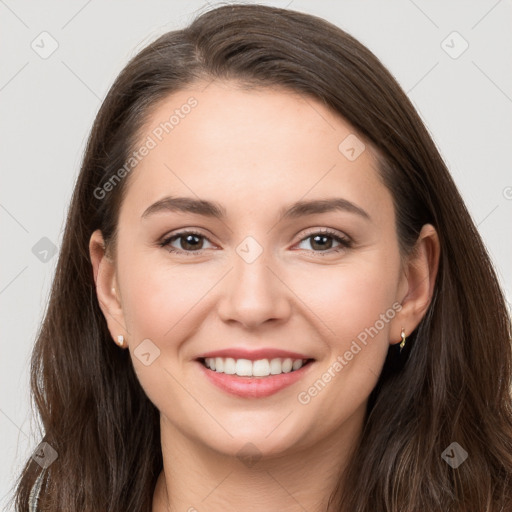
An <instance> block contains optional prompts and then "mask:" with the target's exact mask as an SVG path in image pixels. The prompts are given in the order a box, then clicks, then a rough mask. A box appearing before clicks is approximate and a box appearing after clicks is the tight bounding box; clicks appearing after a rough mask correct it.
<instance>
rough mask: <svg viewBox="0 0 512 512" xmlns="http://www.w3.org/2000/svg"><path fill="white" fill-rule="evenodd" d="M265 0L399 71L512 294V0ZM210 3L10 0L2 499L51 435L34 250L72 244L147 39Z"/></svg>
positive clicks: (4, 13)
mask: <svg viewBox="0 0 512 512" xmlns="http://www.w3.org/2000/svg"><path fill="white" fill-rule="evenodd" d="M215 3H216V2H213V1H212V2H210V4H211V5H214V4H215ZM247 3H250V2H247ZM262 3H266V4H269V5H275V6H278V7H286V6H289V7H290V8H291V9H295V10H299V11H304V12H308V13H311V14H315V15H318V16H321V17H324V18H326V19H327V20H329V21H331V22H333V23H334V24H336V25H338V26H340V27H341V28H343V29H345V30H347V31H348V32H349V33H351V34H352V35H354V36H355V37H356V38H358V39H359V40H360V41H361V42H362V43H363V44H365V45H367V46H368V47H369V48H370V49H371V50H372V51H373V52H374V53H375V54H376V55H377V56H378V57H379V58H380V59H381V60H382V62H383V63H384V65H386V66H387V67H388V69H389V70H390V71H391V72H392V73H393V75H394V76H395V77H396V78H397V80H398V82H399V83H400V84H401V86H402V87H403V88H404V90H405V91H406V92H407V93H408V95H409V97H410V98H411V100H412V101H413V103H414V104H415V106H416V108H417V110H418V111H419V113H420V115H421V117H422V119H423V120H424V122H425V123H426V125H427V127H428V129H429V130H430V132H431V134H432V135H433V138H434V140H435V142H436V144H437V145H438V147H439V149H440V151H441V154H442V155H443V157H444V159H445V161H446V162H447V164H448V167H449V168H450V170H451V172H452V175H453V176H454V179H455V181H456V182H457V184H458V186H459V189H460V191H461V193H462V195H463V197H464V199H465V201H466V204H467V205H468V208H469V210H470V212H471V215H472V216H473V218H474V220H475V222H476V224H477V225H478V228H479V230H480V232H481V234H482V236H483V238H484V241H485V242H486V244H487V247H488V249H489V252H490V254H491V257H492V259H493V261H494V263H495V265H496V268H497V271H498V274H499V276H500V279H501V282H502V284H503V287H504V289H505V291H506V294H507V298H508V300H509V303H510V298H511V297H512V265H511V262H512V241H511V231H512V230H511V225H512V222H511V221H512V172H511V161H512V154H511V142H512V115H511V114H512V66H511V63H512V30H511V28H512V27H511V20H512V2H511V1H510V0H509V1H507V0H500V1H496V0H481V1H467V0H466V1H446V0H442V1H441V0H436V1H427V0H414V1H413V0H396V1H382V0H371V1H370V0H364V1H363V0H358V1H348V0H342V1H336V2H335V1H327V0H323V1H319V0H316V1H309V2H308V1H301V0H292V1H291V2H290V0H283V1H268V2H262ZM205 5H206V4H205V3H204V1H184V0H180V1H178V0H174V1H157V0H150V1H145V2H142V1H139V2H136V1H126V0H123V1H121V0H115V1H110V2H101V1H99V0H89V1H87V0H72V1H66V2H63V1H62V2H57V1H45V2H41V1H40V0H38V1H36V0H32V1H23V2H22V1H15V0H0V48H1V51H0V59H1V67H0V69H1V75H0V119H1V123H0V130H1V132H0V139H1V141H2V152H1V153H0V159H1V160H0V161H1V164H0V169H1V178H2V186H1V188H0V221H1V224H0V225H1V235H0V236H1V240H2V251H1V258H2V259H1V266H0V269H1V272H0V306H1V327H2V330H1V362H0V364H1V370H0V386H1V387H0V390H1V391H0V432H1V438H0V439H1V442H0V460H1V467H0V509H1V508H3V507H4V506H5V505H6V503H7V497H8V496H9V495H10V494H11V490H10V489H11V486H12V484H13V483H14V478H15V476H16V475H17V474H18V472H19V470H20V468H21V466H22V464H23V463H24V462H25V460H26V459H27V458H28V457H29V456H30V454H31V453H32V451H33V449H34V447H35V446H36V445H37V443H38V442H39V440H40V437H39V434H38V432H37V430H36V428H37V423H36V420H35V418H34V417H33V415H32V413H31V411H30V407H29V393H28V363H29V357H30V352H31V349H32V345H33V343H34V337H35V334H36V331H37V328H38V326H39V322H40V320H41V319H42V315H43V313H44V309H45V306H46V301H47V298H48V292H49V288H50V284H51V280H52V276H53V273H54V270H55V264H56V260H57V257H56V255H55V256H53V257H50V256H51V253H49V254H48V256H47V258H49V259H48V261H46V262H44V261H41V260H40V258H38V257H36V255H35V254H34V253H33V252H32V248H33V247H34V245H35V244H36V243H38V242H39V241H40V239H41V238H43V237H47V238H48V239H49V240H50V241H52V243H53V244H55V246H56V248H57V249H58V248H59V246H60V243H61V235H62V229H63V226H64V220H65V213H66V210H67V206H68V202H69V199H70V197H71V192H72V188H73V184H74V181H75V179H76V176H77V173H78V169H79V165H80V161H81V157H82V152H83V149H84V145H85V140H86V137H87V135H88V132H89V130H90V128H91V124H92V121H93V119H94V116H95V114H96V112H97V110H98V108H99V106H100V102H101V100H102V98H103V97H104V96H105V94H106V92H107V90H108V88H109V87H110V85H111V83H112V82H113V80H114V78H115V77H116V75H117V74H118V73H119V71H120V70H121V69H122V67H123V66H124V65H125V64H126V62H127V61H128V59H129V58H130V57H131V56H132V55H133V54H134V53H136V51H137V50H138V49H140V48H142V47H143V46H145V45H147V44H148V43H149V42H151V41H152V40H153V39H155V38H156V37H157V36H158V35H160V34H161V33H163V32H165V31H167V30H172V29H175V28H181V27H182V26H184V25H185V24H187V23H188V22H190V21H191V20H192V18H193V17H194V14H195V13H196V12H197V11H198V10H200V9H201V8H202V7H203V6H205ZM43 31H46V32H48V33H49V34H50V35H51V38H53V39H54V40H55V41H57V43H58V48H57V50H56V51H55V52H54V53H53V54H52V55H50V56H49V57H48V58H46V59H43V58H41V56H40V55H39V54H38V53H36V51H34V50H33V49H32V47H31V45H32V44H33V45H34V46H36V47H37V48H39V51H40V52H41V51H43V48H44V49H46V50H48V49H49V48H51V46H50V44H51V40H50V39H49V38H48V36H40V34H41V32H43ZM453 31H457V32H458V33H459V34H460V35H461V36H462V38H464V40H465V41H467V43H468V44H469V47H468V49H467V50H466V51H465V52H464V53H462V54H461V55H460V56H459V57H458V58H452V57H451V56H450V55H449V54H448V53H447V52H446V51H445V50H448V51H450V52H451V53H452V55H455V54H456V53H458V51H460V50H461V49H462V48H463V46H462V45H463V44H464V43H463V41H462V40H461V39H460V38H458V36H451V37H449V38H448V39H446V38H447V36H449V35H450V34H451V33H452V32H453ZM43 38H46V39H43ZM445 40H446V41H445ZM443 41H445V43H442V42H443ZM450 47H451V48H450ZM40 257H41V255H40ZM490 349H492V348H491V347H490Z"/></svg>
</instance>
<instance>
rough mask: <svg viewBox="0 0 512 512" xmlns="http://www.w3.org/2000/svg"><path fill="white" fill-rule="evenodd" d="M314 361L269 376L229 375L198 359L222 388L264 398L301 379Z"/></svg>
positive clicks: (201, 365) (247, 395)
mask: <svg viewBox="0 0 512 512" xmlns="http://www.w3.org/2000/svg"><path fill="white" fill-rule="evenodd" d="M312 363H313V361H310V362H308V363H307V364H305V365H304V366H302V367H301V368H300V369H299V370H295V371H292V372H288V373H280V374H279V375H269V376H267V377H240V376H239V375H228V374H226V373H220V372H216V371H214V370H210V369H209V368H206V366H204V365H203V363H201V361H197V364H198V365H199V366H200V368H201V370H202V372H203V373H204V374H205V375H206V377H207V378H208V379H209V380H210V382H212V383H213V384H215V385H216V386H217V387H219V388H220V389H222V390H224V391H227V392H228V393H231V394H232V395H236V396H240V397H242V398H263V397H266V396H270V395H273V394H274V393H277V392H278V391H281V390H282V389H284V388H286V387H288V386H291V385H292V384H294V383H295V382H297V381H298V380H300V379H301V378H302V377H304V375H305V374H306V373H307V372H308V371H309V369H310V367H311V366H312Z"/></svg>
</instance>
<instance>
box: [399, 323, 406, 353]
mask: <svg viewBox="0 0 512 512" xmlns="http://www.w3.org/2000/svg"><path fill="white" fill-rule="evenodd" d="M400 337H401V338H402V342H401V343H400V352H402V349H403V348H404V346H405V339H406V338H405V329H404V328H403V327H402V332H401V333H400Z"/></svg>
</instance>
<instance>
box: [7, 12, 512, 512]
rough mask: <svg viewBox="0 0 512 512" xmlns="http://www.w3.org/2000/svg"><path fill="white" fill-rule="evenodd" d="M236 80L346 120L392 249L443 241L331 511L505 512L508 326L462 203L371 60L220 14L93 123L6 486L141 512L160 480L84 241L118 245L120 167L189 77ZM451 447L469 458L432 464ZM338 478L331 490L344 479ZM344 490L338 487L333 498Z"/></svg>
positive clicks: (140, 401)
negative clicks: (427, 297) (372, 176)
mask: <svg viewBox="0 0 512 512" xmlns="http://www.w3.org/2000/svg"><path fill="white" fill-rule="evenodd" d="M212 79H221V80H224V79H226V80H236V81H237V82H238V83H241V84H245V86H247V87H267V86H279V87H284V88H287V89H289V90H292V91H295V92H299V93H301V94H303V95H309V96H310V97H314V98H316V99H318V100H320V101H322V102H323V103H324V104H325V105H326V106H328V107H330V108H331V109H332V110H333V111H335V112H337V113H338V114H339V115H340V116H342V117H343V118H344V119H346V120H347V121H348V122H349V123H351V125H352V126H353V127H354V128H355V130H357V133H358V134H360V136H361V137H362V138H363V139H364V140H366V141H367V142H368V143H369V144H370V145H371V147H372V148H373V150H374V151H375V153H376V155H377V156H378V159H379V170H380V173H381V176H382V179H383V180H384V183H385V184H386V186H387V187H388V188H389V190H390V191H391V193H392V195H393V198H394V206H395V212H396V219H397V221H396V229H397V233H398V236H399V243H400V250H401V252H402V254H407V253H408V251H410V250H411V248H412V247H413V245H414V242H415V241H416V239H417V236H418V234H419V232H420V230H421V227H422V226H423V225H424V224H426V223H430V224H432V225H433V226H434V227H435V228H436V229H437V232H438V234H439V238H440V244H441V257H440V263H439V271H438V275H437V279H436V283H435V289H434V296H433V299H432V302H431V304H430V306H429V309H428V311H427V313H426V315H425V317H424V318H423V320H422V321H421V323H420V324H419V326H418V328H417V329H416V330H415V331H414V332H413V333H412V334H411V335H410V336H409V338H408V342H407V345H406V349H405V350H404V352H403V353H402V354H401V355H400V356H398V355H397V353H396V351H395V350H394V348H393V347H392V348H390V350H389V354H388V358H387V360H386V362H385V364H384V368H383V371H382V374H381V376H380V379H379V381H378V384H377V386H376V388H375V389H374V391H373V392H372V394H371V396H370V399H369V402H368V411H367V418H366V421H365V427H364V430H363V433H362V436H361V440H360V444H359V445H358V446H357V450H356V451H355V455H354V457H353V459H352V460H351V461H350V465H349V467H348V469H347V471H346V473H345V474H344V475H340V485H339V486H338V488H337V489H336V491H335V492H334V493H333V494H332V496H331V497H330V501H329V505H330V508H329V510H341V509H342V504H343V510H346V511H350V512H382V511H388V512H419V511H421V512H434V511H436V512H437V511H439V510H445V511H452V512H476V511H478V512H484V511H487V512H490V511H493V512H497V511H500V510H510V509H511V508H510V507H512V491H511V482H512V478H511V475H512V410H511V395H510V388H511V371H512V370H511V365H512V362H511V359H512V351H511V327H510V319H509V316H508V312H507V308H506V304H505V300H504V297H503V292H502V291H501V290H500V287H499V284H498V281H497V278H496V274H495V271H494V270H493V268H492V266H491V263H490V259H489V256H488V254H487V252H486V249H485V247H484V245H483V243H482V240H481V238H480V236H479V234H478V232H477V229H476V227H475V225H474V223H473V222H472V220H471V218H470V215H469V214H468V211H467V210H466V207H465V205H464V203H463V200H462V198H461V196H460V194H459V192H458V191H457V189H456V186H455V184H454V182H453V180H452V178H451V177H450V174H449V172H448V170H447V168H446V165H445V163H444V162H443V160H442V158H441V156H440V155H439V152H438V150H437V149H436V147H435V145H434V143H433V141H432V139H431V137H430V136H429V133H428V132H427V130H426V129H425V127H424V125H423V123H422V121H421V119H420V117H419V116H418V114H417V113H416V111H415V109H414V107H413V106H412V104H411V102H410V101H409V99H408V98H407V96H406V95H405V93H404V92H403V91H402V89H401V88H400V87H399V85H398V84H397V82H396V81H395V80H394V78H393V77H392V75H391V74H390V73H389V72H388V71H387V70H386V69H385V68H384V66H383V65H382V64H381V62H380V61H379V60H378V59H377V57H376V56H375V55H374V54H373V53H372V52H370V51H369V50H368V49H367V48H366V47H364V46H363V45H362V44H361V43H359V42H358V41H357V40H356V39H354V38H353V37H352V36H350V35H349V34H347V33H346V32H344V31H343V30H341V29H339V28H337V27H336V26H334V25H332V24H330V23H328V22H326V21H324V20H322V19H320V18H316V17H314V16H310V15H306V14H303V13H299V12H295V11H291V10H285V9H278V8H273V7H267V6H261V5H228V6H222V7H219V8H215V9H213V10H211V11H209V12H206V13H204V14H202V15H201V16H199V17H198V18H196V19H195V21H193V22H192V24H191V25H190V26H188V27H187V28H185V29H184V30H178V31H172V32H169V33H166V34H165V35H163V36H161V37H160V38H159V39H157V40H156V41H155V42H153V43H152V44H150V45H149V46H148V47H146V48H145V49H144V50H142V51H141V52H140V53H139V54H138V55H137V56H135V57H134V58H133V59H132V60H131V62H130V63H129V64H128V65H127V66H126V67H125V69H124V70H123V71H122V72H121V73H120V75H119V77H118V78H117V80H116V81H115V83H114V85H113V86H112V88H111V89H110V91H109V93H108V95H107V97H106V98H105V101H104V102H103V105H102V107H101V109H100V111H99V113H98V115H97V118H96V120H95V123H94V126H93V129H92V132H91V134H90V138H89V141H88V145H87V149H86V153H85V156H84V160H83V164H82V168H81V172H80V175H79V177H78V181H77V184H76V187H75V190H74V194H73V197H72V201H71V205H70V209H69V214H68V218H67V224H66V229H65V235H64V238H63V244H62V248H61V251H60V255H59V260H58V265H57V269H56V275H55V278H54V281H53V287H52V291H51V298H50V301H49V306H48V309H47V312H46V315H45V318H44V321H43V322H42V325H41V328H40V332H39V333H38V337H37V341H36V344H35V347H34V351H33V356H32V366H31V386H32V392H33V397H34V402H35V405H36V407H37V410H38V412H39V414H40V416H41V420H42V424H43V426H44V432H45V435H44V441H46V442H47V443H48V444H49V445H50V446H51V447H53V448H54V449H55V450H56V452H57V453H58V459H57V460H55V462H53V464H51V465H50V466H49V467H48V468H47V469H45V470H43V469H42V468H41V466H40V465H39V464H37V463H36V462H35V461H34V460H33V459H32V458H31V459H30V460H29V461H28V462H27V464H26V466H25V468H24V470H23V473H22V475H21V476H20V479H19V484H18V487H17V490H16V495H15V500H16V507H17V510H19V511H26V510H28V500H29V493H30V490H31V488H32V486H33V485H34V482H35V481H36V478H37V477H38V475H39V474H40V473H43V475H42V479H43V480H42V481H43V487H42V490H41V495H40V500H39V503H40V507H41V509H42V510H51V511H57V510H58V511H62V510H67V511H73V512H79V511H108V512H114V511H123V512H126V511H133V512H141V511H150V510H151V503H152V497H153V491H154V487H155V483H156V479H157V476H158V474H159V472H160V471H161V469H162V455H161V446H160V430H159V428H160V427H159V413H158V410H157V409H156V408H155V407H154V405H153V404H152V403H151V402H150V401H149V399H148V398H147V396H146V395H145V393H144V392H143V390H142V388H141V386H140V384H139V382H138V380H137V378H136V375H135V373H134V370H133V367H132V364H131V360H130V357H129V354H128V351H121V350H119V349H118V348H117V347H116V346H115V344H114V343H113V342H112V339H111V336H110V333H109V331H108V329H107V325H106V322H105V318H104V317H103V314H102V312H101V310H100V308H99V306H98V300H97V297H96V292H95V284H94V279H93V273H92V265H91V261H90V258H89V252H88V244H89V239H90V236H91V234H92V232H93V231H94V230H96V229H101V231H102V232H103V235H104V239H105V240H106V243H107V246H109V247H111V248H112V247H113V246H114V241H115V233H116V225H117V219H118V212H119V206H120V204H121V201H122V200H123V191H124V190H125V188H126V182H127V180H126V179H124V180H121V181H120V183H119V184H117V186H116V187H114V188H113V190H112V191H110V192H109V193H108V194H106V195H105V197H101V198H100V197H99V195H98V193H97V192H96V194H95V191H97V190H98V189H99V188H102V187H103V185H104V184H105V183H107V181H108V180H109V179H111V177H112V176H113V175H114V174H115V173H116V172H117V171H118V170H119V169H120V168H122V167H123V165H124V164H125V162H126V160H127V158H128V155H129V154H130V153H131V152H132V151H133V148H134V147H135V144H136V141H137V136H138V134H139V131H140V129H141V127H142V126H143V125H144V122H145V120H147V118H148V113H149V112H150V110H151V108H153V107H154V106H155V105H156V104H157V102H158V101H159V100H161V99H163V98H165V97H166V96H168V95H169V94H171V93H173V92H175V91H178V90H182V89H184V88H185V87H186V86H187V85H190V84H192V83H194V82H197V81H199V80H200V81H204V80H206V81H207V80H212ZM453 442H456V443H458V444H459V445H460V446H461V447H462V448H463V449H464V450H465V451H466V452H467V453H468V458H467V460H466V461H465V462H464V463H462V464H461V465H460V466H459V467H457V468H453V467H452V466H451V465H449V464H447V463H446V462H445V460H443V458H442V457H441V455H442V453H443V452H444V451H445V449H446V448H447V447H449V446H450V445H451V444H452V443H453ZM342 477H343V478H342ZM342 483H343V485H342Z"/></svg>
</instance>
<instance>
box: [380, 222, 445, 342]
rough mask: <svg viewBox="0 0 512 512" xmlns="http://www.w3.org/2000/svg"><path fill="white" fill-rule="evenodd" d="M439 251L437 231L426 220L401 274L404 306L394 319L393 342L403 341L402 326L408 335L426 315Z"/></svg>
mask: <svg viewBox="0 0 512 512" xmlns="http://www.w3.org/2000/svg"><path fill="white" fill-rule="evenodd" d="M439 255H440V245H439V237H438V235H437V231H436V230H435V228H434V226H432V225H431V224H425V225H424V226H423V227H422V229H421V232H420V234H419V236H418V240H417V242H416V244H415V246H414V248H413V249H412V251H411V253H410V254H409V256H408V257H407V260H406V262H405V265H404V269H403V273H402V277H401V278H400V283H399V288H398V289H399V295H398V301H399V302H400V303H401V305H402V309H401V310H400V311H399V312H398V313H397V315H396V316H395V318H394V319H393V325H392V328H391V331H390V336H391V340H390V344H392V345H393V344H395V343H400V342H401V337H400V334H401V330H402V328H403V329H404V331H405V335H406V336H408V335H409V334H410V333H411V332H413V331H414V329H416V327H417V326H418V324H419V323H420V321H421V319H422V318H423V317H424V316H425V313H426V312H427V309H428V307H429V305H430V302H431V301H432V295H433V293H434V285H435V281H436V276H437V271H438V267H439Z"/></svg>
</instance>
